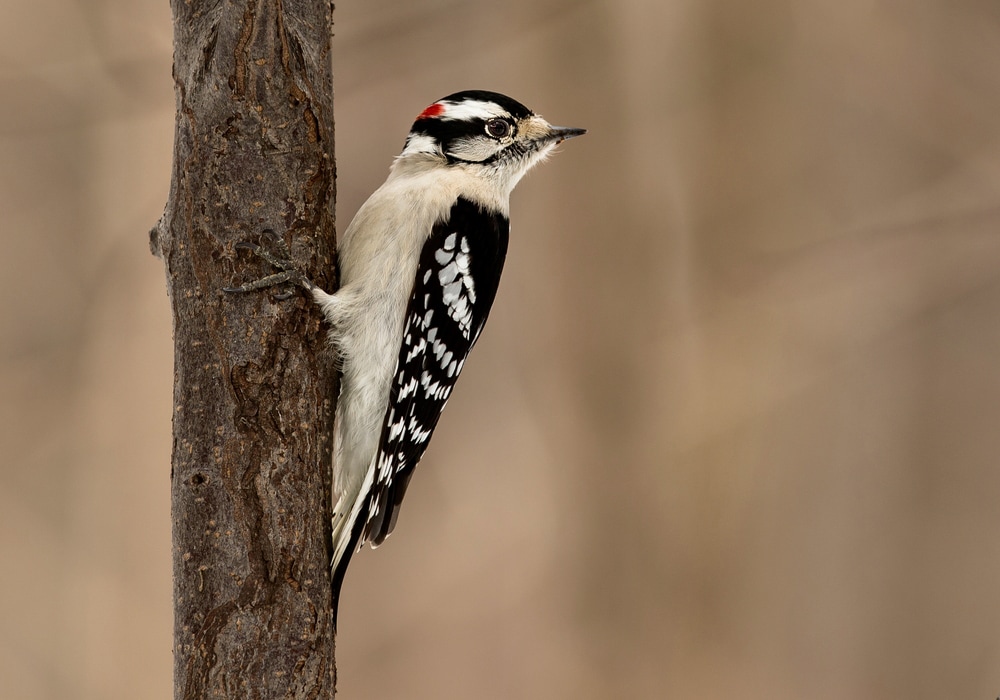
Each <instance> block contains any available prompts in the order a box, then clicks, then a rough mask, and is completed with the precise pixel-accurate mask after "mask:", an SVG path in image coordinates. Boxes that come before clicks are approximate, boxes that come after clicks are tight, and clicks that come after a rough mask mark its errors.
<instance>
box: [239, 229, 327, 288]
mask: <svg viewBox="0 0 1000 700" xmlns="http://www.w3.org/2000/svg"><path fill="white" fill-rule="evenodd" d="M264 233H265V234H267V235H268V236H270V238H271V239H272V240H273V241H274V245H273V247H274V250H275V253H272V252H271V251H270V250H267V249H266V248H263V247H262V246H260V245H258V244H256V243H246V242H241V243H237V244H236V248H237V250H249V251H251V252H252V253H253V254H254V255H256V256H257V257H259V258H262V259H263V260H265V261H266V262H267V263H268V264H270V265H271V266H273V267H276V268H278V270H280V272H275V273H274V274H272V275H267V276H265V277H261V278H260V279H258V280H253V281H252V282H244V283H243V284H241V285H240V286H239V287H223V288H222V291H224V292H233V293H235V292H253V291H256V290H258V289H267V288H268V287H274V286H277V285H279V284H285V283H287V282H291V283H292V284H299V285H302V286H303V287H305V288H306V289H307V290H309V291H312V290H313V289H314V288H315V287H316V285H314V284H313V283H312V281H310V280H309V279H308V278H306V276H305V275H304V274H302V271H301V270H300V269H299V268H298V267H297V266H296V265H295V263H294V262H293V261H292V252H291V251H290V250H289V249H288V245H287V244H286V243H285V241H284V239H283V238H281V237H280V236H277V235H275V233H274V231H271V230H270V229H268V230H266V231H264ZM292 294H293V292H291V291H288V292H282V293H281V294H276V295H275V297H274V298H275V299H279V300H281V299H288V298H289V297H291V296H292Z"/></svg>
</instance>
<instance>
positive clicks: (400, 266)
mask: <svg viewBox="0 0 1000 700" xmlns="http://www.w3.org/2000/svg"><path fill="white" fill-rule="evenodd" d="M584 133H586V129H580V128H575V127H561V126H553V125H551V124H550V123H549V122H548V121H546V120H545V119H544V118H542V117H541V116H539V115H538V114H535V113H534V112H532V111H531V110H530V109H528V108H527V107H525V106H524V105H523V104H521V103H520V102H518V101H516V100H514V99H512V98H510V97H507V96H506V95H502V94H500V93H497V92H490V91H486V90H465V91H462V92H456V93H454V94H451V95H448V96H447V97H443V98H441V99H439V100H436V101H435V102H433V103H432V104H431V105H430V106H428V107H427V108H426V109H424V110H423V111H422V112H420V114H419V115H417V117H416V120H415V121H414V122H413V125H412V127H411V128H410V131H409V134H408V135H407V137H406V141H405V143H404V145H403V149H402V152H401V153H400V154H399V155H398V156H397V157H396V158H395V159H394V161H393V162H392V165H391V167H390V170H389V175H388V177H387V179H386V180H385V182H384V183H383V184H382V185H381V186H380V187H379V188H378V189H377V190H375V192H374V193H372V195H371V196H370V197H369V198H368V199H367V201H365V203H364V204H363V205H362V206H361V207H360V209H359V210H358V211H357V213H356V215H355V217H354V219H353V220H352V221H351V223H350V224H349V225H348V227H347V229H346V231H345V232H344V235H343V237H342V240H341V241H340V244H339V252H338V255H339V272H340V287H339V289H337V291H335V292H334V293H332V294H331V293H327V292H325V291H323V290H322V289H320V288H319V287H318V286H316V285H315V284H313V283H312V282H311V281H309V280H308V279H305V278H304V276H303V275H301V274H300V273H299V272H298V271H297V270H296V269H295V266H294V264H293V263H292V262H291V261H290V256H289V255H288V253H287V247H284V246H282V247H281V248H280V249H279V251H278V254H274V253H270V252H268V251H267V250H266V249H265V248H263V247H261V246H258V245H255V244H245V245H243V246H241V247H246V248H250V249H251V250H253V251H254V252H256V253H258V254H259V255H260V256H261V257H263V258H264V259H265V260H267V261H268V262H270V263H271V264H272V265H274V266H276V267H277V268H279V269H280V270H281V271H280V272H278V273H276V274H273V275H269V276H268V277H265V278H263V279H261V280H257V281H255V282H249V283H246V284H243V285H240V286H239V287H231V288H226V291H230V292H247V291H251V290H254V289H261V288H263V287H266V286H271V285H273V284H276V283H279V282H286V281H293V282H298V283H300V284H301V285H302V286H303V287H305V288H306V289H307V291H308V293H309V294H311V296H312V298H313V300H314V301H315V303H316V304H317V305H318V306H319V308H320V309H321V311H322V314H323V316H324V317H325V320H326V321H327V322H328V323H329V326H330V332H329V340H330V342H331V344H332V345H333V347H334V348H335V350H336V354H337V358H338V363H339V367H340V373H341V374H340V380H341V381H340V394H339V397H338V401H337V410H336V416H335V421H334V425H335V427H334V431H335V438H334V479H333V482H334V487H333V494H332V503H333V521H332V549H333V556H332V562H331V566H332V572H331V582H332V587H333V600H334V624H335V625H336V610H337V607H338V603H339V596H340V589H341V586H342V584H343V580H344V576H345V574H346V571H347V567H348V565H349V564H350V561H351V557H352V555H353V554H354V553H355V552H356V551H358V550H360V549H361V548H362V547H363V546H364V545H365V544H366V543H367V544H370V545H371V546H372V547H373V548H374V547H377V546H379V545H380V544H382V543H383V542H384V541H385V539H386V537H388V536H389V534H390V533H391V532H392V531H393V528H394V527H395V525H396V521H397V518H398V516H399V510H400V505H401V503H402V501H403V496H404V495H405V493H406V488H407V485H408V484H409V481H410V477H411V476H412V475H413V471H414V468H415V467H416V466H417V463H418V462H419V461H420V459H421V457H422V456H423V454H424V451H425V450H426V448H427V444H428V442H429V440H430V438H431V435H432V433H433V432H434V429H435V427H436V426H437V423H438V419H439V418H440V416H441V412H442V411H443V410H444V407H445V404H446V403H447V401H448V398H449V397H450V395H451V393H452V389H453V388H454V386H455V383H456V381H457V380H458V377H459V375H460V373H461V371H462V368H463V366H464V365H465V362H466V359H467V357H468V355H469V352H470V351H471V350H472V347H473V346H474V345H475V344H476V341H477V340H478V339H479V336H480V334H481V333H482V331H483V327H484V326H485V324H486V320H487V317H488V316H489V313H490V308H491V307H492V305H493V301H494V298H495V296H496V293H497V288H498V285H499V283H500V276H501V272H502V271H503V266H504V260H505V257H506V254H507V245H508V236H509V230H510V223H509V210H510V194H511V191H512V190H513V189H514V187H515V185H517V183H518V182H519V181H520V180H521V178H522V177H523V176H524V175H525V174H526V173H527V172H528V171H529V170H530V169H531V168H532V167H534V166H535V165H537V164H538V163H540V162H542V161H544V160H545V159H546V158H547V157H548V156H549V155H550V154H551V153H552V151H553V149H554V148H555V146H556V145H557V144H559V143H561V142H562V141H565V140H566V139H569V138H573V137H576V136H580V135H582V134H584Z"/></svg>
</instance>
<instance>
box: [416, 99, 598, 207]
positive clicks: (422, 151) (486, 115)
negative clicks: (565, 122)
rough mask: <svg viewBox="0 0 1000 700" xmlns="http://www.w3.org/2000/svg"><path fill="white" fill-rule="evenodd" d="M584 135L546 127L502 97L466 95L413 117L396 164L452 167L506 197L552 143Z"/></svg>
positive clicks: (568, 129) (440, 102)
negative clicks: (475, 178) (500, 190)
mask: <svg viewBox="0 0 1000 700" xmlns="http://www.w3.org/2000/svg"><path fill="white" fill-rule="evenodd" d="M585 133H586V129H576V128H571V127H564V126H552V125H551V124H549V123H548V122H547V121H545V120H544V119H542V118H541V117H540V116H538V115H537V114H535V113H534V112H532V111H531V110H530V109H528V108H527V107H525V106H524V105H522V104H521V103H520V102H517V101H516V100H512V99H511V98H509V97H507V96H505V95H501V94H499V93H496V92H487V91H484V90H466V91H464V92H456V93H455V94H453V95H449V96H448V97H443V98H441V99H440V100H438V101H437V102H435V103H434V104H432V105H431V106H430V107H428V108H427V109H425V110H424V111H423V112H421V113H420V114H419V115H418V116H417V119H416V121H415V122H414V123H413V127H412V128H411V129H410V134H409V136H407V138H406V145H405V146H404V148H403V152H402V153H401V154H400V155H399V158H398V159H397V165H402V164H404V163H408V162H410V163H413V164H414V165H419V164H424V165H429V166H432V167H433V166H437V167H447V168H458V169H462V170H463V171H464V172H466V173H468V174H469V175H472V176H474V177H481V178H483V179H485V180H488V181H490V182H492V183H494V184H495V185H497V186H499V187H500V188H501V189H505V190H506V191H507V192H508V193H509V192H510V190H511V189H513V187H514V185H516V184H517V182H518V180H520V179H521V177H522V176H523V175H524V174H525V173H526V172H528V170H529V169H530V168H531V167H532V166H534V165H535V164H536V163H540V162H541V161H542V160H544V159H545V158H546V156H548V155H549V153H551V151H552V149H553V148H554V147H555V146H556V145H557V144H558V143H560V142H562V141H564V140H566V139H568V138H572V137H574V136H580V135H581V134H585Z"/></svg>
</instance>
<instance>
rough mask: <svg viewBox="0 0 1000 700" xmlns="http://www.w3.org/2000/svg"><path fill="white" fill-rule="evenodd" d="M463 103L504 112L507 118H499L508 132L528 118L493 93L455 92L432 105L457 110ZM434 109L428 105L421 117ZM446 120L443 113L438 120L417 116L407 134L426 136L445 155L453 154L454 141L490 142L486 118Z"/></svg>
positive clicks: (514, 104)
mask: <svg viewBox="0 0 1000 700" xmlns="http://www.w3.org/2000/svg"><path fill="white" fill-rule="evenodd" d="M463 102H485V103H492V104H495V105H497V106H498V107H500V108H501V109H502V110H504V111H505V112H507V115H499V116H500V117H501V118H503V119H506V121H508V122H509V123H510V125H511V128H512V131H513V130H515V129H516V127H517V122H518V121H520V120H521V119H525V118H527V117H529V116H532V111H531V110H530V109H528V108H527V107H525V106H524V105H523V104H521V103H520V102H518V101H517V100H514V99H511V98H510V97H507V96H506V95H501V94H500V93H497V92H489V91H486V90H466V91H464V92H456V93H454V94H452V95H448V96H447V97H442V98H441V99H440V100H438V101H437V102H435V103H434V105H437V104H439V103H449V104H450V105H456V106H457V105H461V104H462V103H463ZM434 105H431V107H430V108H428V109H427V110H426V111H425V113H430V112H431V110H432V108H433V106H434ZM446 117H447V111H445V112H444V113H443V114H442V115H440V116H439V115H436V114H428V116H423V115H421V117H419V118H418V119H417V120H416V121H415V122H414V123H413V127H412V128H411V129H410V134H411V135H413V134H420V135H424V136H429V137H430V138H432V139H433V140H434V141H435V143H437V144H438V145H439V146H440V147H441V150H442V151H443V152H444V153H446V154H447V153H450V152H451V151H452V150H453V149H452V146H453V145H454V143H455V141H456V140H458V139H462V138H474V137H484V138H490V137H489V136H488V134H487V131H486V121H487V117H472V118H466V119H454V118H451V119H449V118H446ZM490 118H492V117H490Z"/></svg>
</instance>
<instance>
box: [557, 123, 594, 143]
mask: <svg viewBox="0 0 1000 700" xmlns="http://www.w3.org/2000/svg"><path fill="white" fill-rule="evenodd" d="M586 133H587V130H586V129H577V128H576V127H572V126H554V127H552V134H551V135H550V136H549V138H552V139H555V140H556V143H562V142H563V141H565V140H566V139H571V138H573V137H574V136H583V135H584V134H586Z"/></svg>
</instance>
